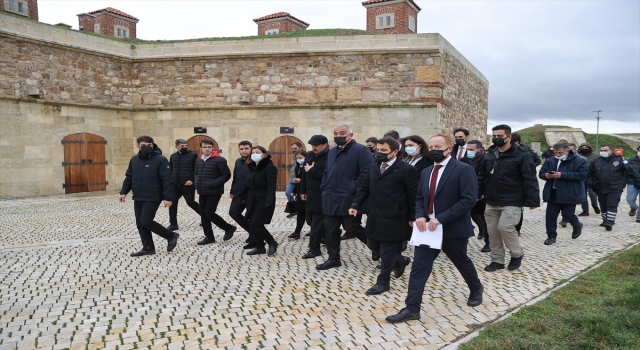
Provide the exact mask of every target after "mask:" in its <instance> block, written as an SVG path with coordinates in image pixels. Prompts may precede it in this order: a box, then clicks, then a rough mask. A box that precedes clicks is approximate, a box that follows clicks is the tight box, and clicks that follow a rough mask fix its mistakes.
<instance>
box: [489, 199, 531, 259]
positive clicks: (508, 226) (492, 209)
mask: <svg viewBox="0 0 640 350" xmlns="http://www.w3.org/2000/svg"><path fill="white" fill-rule="evenodd" d="M520 213H522V208H521V207H497V206H493V205H490V204H487V208H486V209H485V211H484V218H485V220H486V221H487V232H488V233H489V245H490V247H491V262H496V263H498V264H504V257H505V246H506V247H507V249H509V254H511V257H512V258H519V257H521V256H522V255H523V254H524V251H523V250H522V247H521V246H520V239H519V238H518V231H516V225H517V224H518V222H519V221H520Z"/></svg>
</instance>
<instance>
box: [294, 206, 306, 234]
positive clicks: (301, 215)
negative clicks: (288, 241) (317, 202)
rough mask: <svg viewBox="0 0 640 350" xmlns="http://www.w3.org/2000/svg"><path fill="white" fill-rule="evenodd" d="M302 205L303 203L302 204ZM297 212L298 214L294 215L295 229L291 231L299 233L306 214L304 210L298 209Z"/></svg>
mask: <svg viewBox="0 0 640 350" xmlns="http://www.w3.org/2000/svg"><path fill="white" fill-rule="evenodd" d="M302 206H304V203H303V204H302ZM297 213H298V215H297V216H296V220H297V221H296V229H295V230H294V231H293V232H294V233H297V234H300V232H302V228H303V227H304V224H305V221H306V216H307V215H306V211H305V210H298V211H297Z"/></svg>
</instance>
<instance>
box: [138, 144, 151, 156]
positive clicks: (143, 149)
mask: <svg viewBox="0 0 640 350" xmlns="http://www.w3.org/2000/svg"><path fill="white" fill-rule="evenodd" d="M151 152H153V147H152V146H142V147H140V154H142V155H143V156H149V155H150V154H151Z"/></svg>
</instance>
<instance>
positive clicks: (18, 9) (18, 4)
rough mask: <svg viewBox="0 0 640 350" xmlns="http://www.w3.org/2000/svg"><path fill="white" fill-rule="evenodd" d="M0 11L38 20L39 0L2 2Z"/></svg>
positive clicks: (5, 0)
mask: <svg viewBox="0 0 640 350" xmlns="http://www.w3.org/2000/svg"><path fill="white" fill-rule="evenodd" d="M0 11H2V12H9V13H13V14H15V15H20V16H24V17H27V18H30V19H32V20H35V21H37V20H38V0H0Z"/></svg>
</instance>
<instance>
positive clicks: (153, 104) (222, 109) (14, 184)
mask: <svg viewBox="0 0 640 350" xmlns="http://www.w3.org/2000/svg"><path fill="white" fill-rule="evenodd" d="M34 89H37V90H40V91H42V92H43V93H44V92H46V94H44V95H42V96H41V97H42V98H34V97H29V91H33V90H34ZM487 109H488V82H487V80H486V78H485V77H484V76H483V75H482V74H481V73H480V72H479V71H478V70H477V69H476V68H475V67H473V65H471V64H470V63H469V62H468V61H467V60H466V59H465V58H464V57H463V56H462V55H461V54H460V53H459V52H458V51H457V50H456V49H455V48H453V46H451V45H450V44H449V43H448V42H447V41H446V40H445V39H444V38H442V37H441V36H440V35H439V34H402V35H363V36H346V37H301V38H268V39H259V40H239V41H191V42H176V43H143V44H136V45H131V44H130V43H127V42H124V41H118V40H114V39H110V38H106V37H101V36H95V35H89V34H86V33H82V32H77V31H72V30H67V29H64V28H59V27H54V26H50V25H46V24H42V23H38V22H34V21H31V20H27V19H22V18H17V17H15V16H10V15H3V14H0V123H2V124H1V125H2V128H0V198H17V197H31V196H43V195H55V194H62V193H64V190H63V188H62V186H61V184H62V183H63V182H64V170H63V168H62V167H61V162H62V159H63V156H64V155H63V147H62V146H61V143H60V140H61V139H62V138H63V137H64V136H66V135H69V134H73V133H79V132H87V133H94V134H97V135H100V136H102V137H104V138H105V139H106V140H107V142H108V143H107V146H106V153H107V154H106V156H107V159H108V161H109V164H108V166H107V180H108V181H109V185H108V187H107V189H108V190H118V189H119V188H120V186H121V183H122V180H123V177H124V171H125V170H126V167H127V165H128V160H129V158H130V157H131V156H132V155H133V154H134V150H135V149H134V147H135V138H136V137H137V136H139V135H142V134H149V135H151V136H153V137H154V138H155V139H156V141H157V142H156V143H157V144H158V145H159V146H160V148H162V149H163V151H164V154H165V155H166V156H168V155H169V154H170V153H171V152H172V151H173V140H174V139H176V138H185V139H186V138H189V137H191V136H194V133H193V132H194V131H193V128H194V127H195V126H207V128H208V129H207V131H208V134H207V135H208V136H210V137H212V138H213V139H215V140H216V142H217V143H218V144H219V145H220V148H221V149H222V150H223V155H224V156H225V157H227V158H228V159H230V160H233V159H235V157H236V156H237V152H236V147H237V144H238V142H240V141H241V140H244V139H248V140H250V141H252V142H253V143H254V144H260V145H263V146H265V147H268V146H269V144H270V143H271V142H272V141H273V140H274V139H276V138H277V137H279V136H281V135H280V127H281V126H287V127H289V126H293V127H294V128H295V132H294V134H293V136H295V137H297V138H299V139H301V140H302V141H303V142H306V141H307V140H308V139H309V137H310V136H311V135H313V134H317V133H321V134H324V135H327V136H331V132H332V129H333V127H334V126H335V125H336V124H338V123H348V124H350V125H352V127H353V129H354V133H355V138H356V140H359V141H360V142H363V141H364V139H365V138H367V137H368V136H381V135H382V134H383V133H384V132H386V131H387V130H389V129H396V130H398V131H399V132H400V134H401V135H403V136H404V135H409V134H420V135H423V136H429V135H431V134H433V133H436V132H446V133H451V131H452V129H453V128H455V127H457V126H465V127H467V128H469V129H470V131H471V133H472V135H474V136H475V135H477V137H483V136H484V135H485V134H486V120H487ZM229 163H230V165H233V162H232V161H230V162H229Z"/></svg>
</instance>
